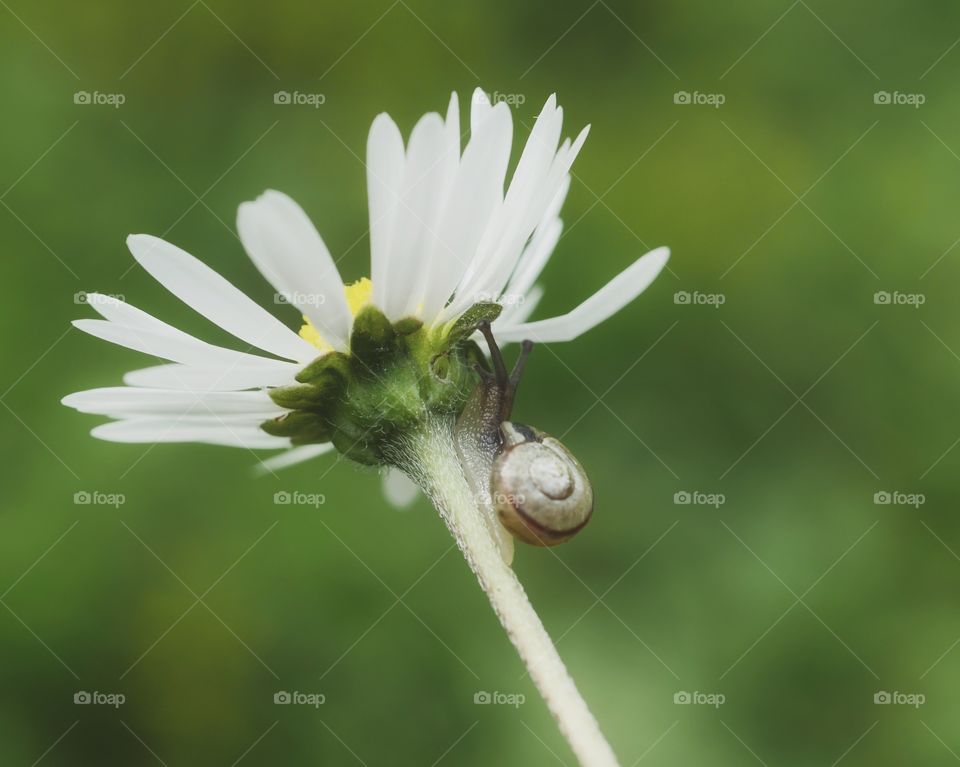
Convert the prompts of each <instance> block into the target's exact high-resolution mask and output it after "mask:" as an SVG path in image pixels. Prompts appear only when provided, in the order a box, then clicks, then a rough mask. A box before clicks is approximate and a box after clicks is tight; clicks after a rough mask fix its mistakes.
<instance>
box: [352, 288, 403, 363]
mask: <svg viewBox="0 0 960 767" xmlns="http://www.w3.org/2000/svg"><path fill="white" fill-rule="evenodd" d="M396 338H397V333H396V331H395V330H394V329H393V325H391V324H390V320H388V319H387V318H386V316H385V315H384V314H383V312H381V311H380V310H379V309H377V308H376V307H374V306H370V305H369V304H368V305H367V306H365V307H364V308H363V309H361V310H360V312H359V313H358V314H357V316H356V317H354V318H353V332H352V333H351V334H350V354H351V355H352V356H353V357H355V358H356V359H357V360H358V361H359V362H360V363H361V364H360V368H361V370H363V369H364V368H366V370H367V371H368V372H376V371H377V370H378V369H379V368H381V367H382V366H383V363H384V361H385V359H386V358H387V357H389V356H391V355H392V353H393V352H394V351H395V349H396V343H395V342H396Z"/></svg>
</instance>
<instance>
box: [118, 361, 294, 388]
mask: <svg viewBox="0 0 960 767" xmlns="http://www.w3.org/2000/svg"><path fill="white" fill-rule="evenodd" d="M297 372H299V368H298V367H297V366H295V365H291V366H290V367H289V368H283V369H277V370H269V369H268V370H264V369H262V368H256V367H247V366H241V365H232V366H230V367H228V368H211V367H205V368H204V367H194V366H192V365H179V364H175V363H172V364H167V365H154V366H153V367H148V368H141V369H140V370H131V371H130V372H129V373H126V374H125V375H124V376H123V382H124V383H125V384H126V385H127V386H145V387H152V388H157V389H172V390H179V391H240V390H242V389H260V388H263V387H265V386H291V385H293V384H295V383H296V380H295V378H294V376H296V374H297Z"/></svg>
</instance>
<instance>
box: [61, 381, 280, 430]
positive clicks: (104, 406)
mask: <svg viewBox="0 0 960 767" xmlns="http://www.w3.org/2000/svg"><path fill="white" fill-rule="evenodd" d="M61 402H62V403H63V404H64V405H66V406H67V407H72V408H74V409H75V410H79V411H80V412H81V413H97V414H99V415H110V416H113V417H114V418H121V417H128V416H153V415H198V416H200V415H210V414H216V415H238V414H247V415H251V416H254V415H256V416H258V417H260V419H261V420H262V421H265V420H267V419H268V418H276V417H277V416H279V415H282V414H283V413H285V412H287V411H286V410H285V409H284V408H281V407H278V406H277V405H276V404H275V403H274V402H273V400H272V399H270V396H269V395H268V394H267V393H266V392H260V391H246V392H212V393H211V392H187V391H173V390H172V389H144V388H138V387H130V386H109V387H105V388H102V389H89V390H87V391H81V392H75V393H73V394H68V395H67V396H66V397H64V398H63V399H62V400H61Z"/></svg>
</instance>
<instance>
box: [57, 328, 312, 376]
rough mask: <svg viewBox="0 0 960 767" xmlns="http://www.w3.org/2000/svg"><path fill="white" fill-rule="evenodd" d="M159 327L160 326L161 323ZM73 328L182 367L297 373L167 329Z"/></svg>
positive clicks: (284, 365) (287, 364) (277, 362)
mask: <svg viewBox="0 0 960 767" xmlns="http://www.w3.org/2000/svg"><path fill="white" fill-rule="evenodd" d="M160 324H161V325H163V323H160ZM73 326H74V327H75V328H77V329H78V330H82V331H83V332H84V333H89V334H90V335H92V336H95V337H96V338H101V339H103V340H104V341H110V342H111V343H114V344H119V345H120V346H125V347H127V348H128V349H133V350H135V351H139V352H144V353H145V354H152V355H153V356H154V357H160V358H162V359H167V360H171V361H173V362H181V363H183V364H185V365H197V366H199V367H211V366H212V367H218V366H220V367H223V368H224V369H225V370H229V369H230V368H232V367H234V366H237V367H243V368H256V369H258V370H262V371H264V372H267V371H270V372H276V373H278V374H279V373H280V372H281V371H283V372H285V373H289V372H290V371H293V373H292V374H293V375H296V373H297V372H298V371H299V366H298V365H295V364H293V363H292V362H281V361H280V360H271V359H267V358H265V357H257V356H256V355H254V354H247V353H246V352H236V351H233V350H232V349H224V348H223V347H220V346H213V345H212V344H208V343H205V342H204V341H200V340H199V339H196V338H194V337H193V336H190V335H187V334H186V333H182V332H180V331H179V330H176V329H175V328H170V327H169V326H166V327H165V328H156V329H154V328H146V327H131V326H129V325H120V324H117V323H116V322H108V321H107V320H74V321H73Z"/></svg>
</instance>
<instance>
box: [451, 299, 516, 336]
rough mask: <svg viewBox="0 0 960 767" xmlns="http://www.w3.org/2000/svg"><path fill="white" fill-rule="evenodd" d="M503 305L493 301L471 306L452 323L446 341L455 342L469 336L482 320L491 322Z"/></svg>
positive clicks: (497, 315)
mask: <svg viewBox="0 0 960 767" xmlns="http://www.w3.org/2000/svg"><path fill="white" fill-rule="evenodd" d="M502 311H503V307H502V306H500V304H494V303H479V304H474V305H473V306H471V307H470V308H469V309H467V311H465V312H464V313H463V314H461V315H460V316H459V317H458V318H457V320H456V321H455V322H454V323H453V326H452V327H451V328H450V330H449V332H448V333H447V341H448V343H451V344H453V343H456V342H457V341H459V340H460V339H461V338H467V337H468V336H470V335H471V334H472V333H473V332H474V331H475V330H476V329H477V328H478V327H480V325H481V324H482V323H484V322H493V321H494V320H495V319H496V318H497V317H499V316H500V312H502Z"/></svg>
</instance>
